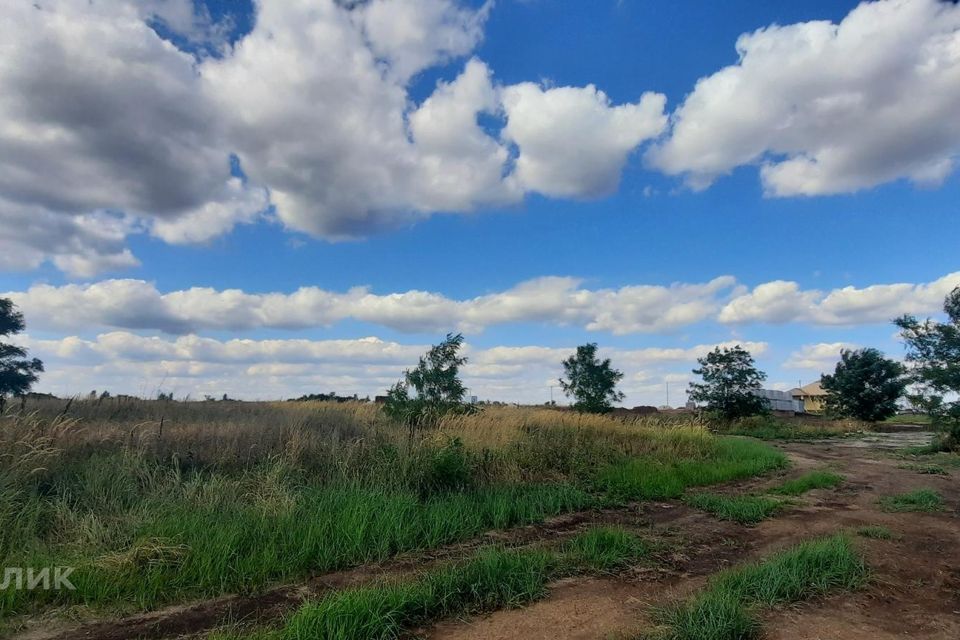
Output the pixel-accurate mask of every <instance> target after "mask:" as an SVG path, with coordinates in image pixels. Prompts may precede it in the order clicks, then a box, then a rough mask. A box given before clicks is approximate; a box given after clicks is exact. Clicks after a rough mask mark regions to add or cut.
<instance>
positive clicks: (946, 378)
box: [894, 287, 960, 449]
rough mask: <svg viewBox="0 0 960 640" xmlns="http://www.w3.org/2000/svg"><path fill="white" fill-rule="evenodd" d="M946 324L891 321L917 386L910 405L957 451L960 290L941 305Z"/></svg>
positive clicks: (911, 318) (959, 429)
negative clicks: (943, 433) (943, 432)
mask: <svg viewBox="0 0 960 640" xmlns="http://www.w3.org/2000/svg"><path fill="white" fill-rule="evenodd" d="M943 310H944V312H945V313H946V314H947V321H946V322H937V321H935V320H931V319H929V318H928V319H927V320H925V321H923V322H920V321H919V320H917V318H915V317H914V316H910V315H905V316H902V317H900V318H897V319H896V320H894V324H896V325H897V326H898V327H900V335H901V337H902V338H903V340H904V343H905V344H906V347H907V361H908V362H909V363H910V365H911V367H910V373H909V376H910V381H911V382H913V383H915V384H916V385H917V392H916V393H915V394H913V395H912V396H911V397H910V400H911V402H913V403H914V404H916V405H918V406H922V407H923V408H924V409H926V410H927V411H928V412H929V413H930V415H931V416H932V417H933V419H934V421H935V423H936V424H938V425H940V426H942V427H943V428H945V429H946V438H945V439H944V445H945V446H946V447H949V448H953V449H957V448H960V400H958V399H957V398H958V396H960V287H957V288H956V289H954V290H953V291H951V292H950V293H949V294H948V295H947V297H946V299H945V300H944V302H943Z"/></svg>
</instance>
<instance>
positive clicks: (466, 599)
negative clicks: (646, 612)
mask: <svg viewBox="0 0 960 640" xmlns="http://www.w3.org/2000/svg"><path fill="white" fill-rule="evenodd" d="M648 553H649V547H648V545H647V543H645V542H644V541H643V540H641V539H640V538H639V537H638V536H637V535H636V534H633V533H631V532H629V531H626V530H624V529H619V528H611V527H597V528H593V529H588V530H586V531H584V532H583V533H581V534H579V535H577V536H575V537H574V538H573V539H571V540H570V541H569V542H567V543H566V544H565V545H563V546H562V547H561V548H559V549H549V548H539V549H538V548H534V549H519V550H510V549H502V548H497V547H493V548H487V549H483V550H481V551H479V552H477V553H476V554H475V555H474V556H473V557H471V558H469V559H467V560H463V561H460V562H455V563H452V564H450V565H446V566H443V567H440V568H437V569H433V570H430V571H425V572H422V573H421V574H419V575H418V576H416V577H415V578H413V579H406V580H402V581H390V582H382V583H380V584H373V585H369V586H363V587H357V588H352V589H346V590H343V591H338V592H336V593H332V594H330V595H328V596H326V597H324V598H321V599H319V600H317V601H315V602H308V603H306V604H304V605H303V606H301V607H300V609H298V610H297V611H296V612H295V613H294V614H293V615H291V616H290V617H289V619H288V620H286V621H285V622H284V623H283V625H282V626H281V627H280V628H277V629H273V630H263V629H261V630H256V631H254V632H253V635H247V634H244V633H242V632H241V633H238V634H234V635H231V634H216V635H215V636H214V637H215V638H218V639H219V640H229V639H230V638H238V639H239V638H243V639H244V640H253V639H254V638H256V639H260V640H308V639H313V638H330V639H335V640H381V639H386V638H396V637H402V636H403V634H404V632H409V631H410V629H412V628H415V627H418V626H422V625H426V624H430V623H432V622H435V621H437V620H440V619H443V618H449V617H453V616H463V615H469V614H475V613H480V612H484V611H492V610H496V609H502V608H507V607H517V606H520V605H523V604H526V603H528V602H531V601H534V600H537V599H539V598H541V597H543V596H544V595H546V593H547V585H548V583H549V582H551V581H553V580H556V579H558V578H561V577H564V576H569V575H573V574H579V573H595V572H610V571H614V570H617V569H622V568H624V567H626V566H629V565H632V564H636V563H637V562H640V561H642V560H643V559H644V558H646V557H647V555H648Z"/></svg>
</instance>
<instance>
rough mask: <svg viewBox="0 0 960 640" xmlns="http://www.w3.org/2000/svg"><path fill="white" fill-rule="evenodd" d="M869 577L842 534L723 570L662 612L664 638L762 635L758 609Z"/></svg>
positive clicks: (731, 639) (725, 639) (726, 639)
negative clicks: (691, 594) (690, 597)
mask: <svg viewBox="0 0 960 640" xmlns="http://www.w3.org/2000/svg"><path fill="white" fill-rule="evenodd" d="M866 578H867V569H866V565H865V564H864V562H863V558H862V557H861V556H860V554H859V553H858V552H857V551H856V550H855V548H854V547H853V544H852V543H851V542H850V540H849V539H848V538H846V537H845V536H843V535H835V536H832V537H829V538H822V539H819V540H813V541H810V542H803V543H801V544H799V545H797V546H795V547H792V548H790V549H787V550H786V551H783V552H780V553H777V554H775V555H773V556H771V557H769V558H767V559H765V560H763V561H762V562H758V563H754V564H749V565H746V566H743V567H738V568H734V569H730V570H728V571H724V572H722V573H720V574H718V575H716V576H715V577H714V578H712V579H711V580H710V582H709V583H708V584H707V587H706V589H705V590H704V591H703V592H702V593H700V594H699V595H697V596H694V597H693V598H692V599H691V600H689V601H687V602H684V603H682V604H680V605H678V606H674V607H669V608H665V609H661V610H659V611H658V612H657V614H658V619H659V620H660V621H661V622H662V623H663V624H664V628H663V629H662V631H661V633H660V634H659V635H658V636H657V637H659V638H661V640H746V639H750V638H755V637H758V636H759V632H760V625H759V622H758V621H757V619H756V617H755V615H756V611H757V610H758V609H761V608H764V607H771V606H774V605H777V604H782V603H787V602H797V601H800V600H807V599H810V598H814V597H817V596H821V595H824V594H826V593H829V592H830V591H834V590H841V589H855V588H857V587H859V586H861V585H862V584H863V583H864V582H865V580H866Z"/></svg>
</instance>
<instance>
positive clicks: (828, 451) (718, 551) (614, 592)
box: [426, 433, 960, 640]
mask: <svg viewBox="0 0 960 640" xmlns="http://www.w3.org/2000/svg"><path fill="white" fill-rule="evenodd" d="M928 437H929V436H921V435H918V434H916V433H910V434H900V433H893V434H872V435H871V436H869V438H865V439H860V440H838V441H829V442H818V443H804V444H794V443H791V444H786V445H781V446H780V448H781V449H783V450H784V451H786V452H787V453H788V454H789V456H790V458H791V460H792V461H793V467H792V469H791V471H790V472H789V473H788V474H786V475H787V476H797V475H800V474H801V473H803V472H805V471H809V470H810V469H814V468H823V467H830V468H832V469H835V470H836V471H838V472H839V473H841V474H843V475H844V476H845V477H846V481H845V482H844V483H843V484H842V485H841V486H839V487H838V488H836V489H821V490H816V491H812V492H810V493H808V494H807V495H806V496H804V497H803V498H802V499H801V500H799V501H798V504H796V505H795V506H793V507H791V508H789V509H787V510H785V511H784V512H783V513H782V514H781V515H780V516H779V517H776V518H773V519H770V520H767V521H765V522H762V523H760V524H759V525H756V526H753V527H745V526H741V525H736V524H732V523H723V522H719V521H717V520H715V519H713V518H712V517H710V516H708V515H706V514H702V513H698V512H693V511H689V510H682V513H680V512H678V515H677V517H675V518H670V519H667V520H666V521H663V519H662V518H658V515H659V514H658V511H659V510H664V509H667V508H668V507H665V506H664V505H649V506H648V507H647V509H646V510H645V516H646V517H647V518H648V520H649V521H650V522H651V523H652V526H653V528H654V529H655V530H665V531H666V532H668V533H669V534H670V535H673V536H677V537H680V538H682V539H684V540H685V541H686V542H687V544H688V549H689V550H690V551H689V552H688V554H689V557H688V558H687V560H686V561H685V562H679V563H678V564H677V566H676V569H675V570H674V571H672V572H670V573H667V574H661V575H659V576H651V575H649V574H647V573H639V574H633V575H627V576H623V577H617V578H608V579H593V578H591V579H582V580H569V581H565V582H563V583H560V584H557V585H555V586H554V588H553V590H552V591H551V595H550V597H548V598H547V599H545V600H543V601H541V602H538V603H535V604H533V605H531V606H529V607H527V608H525V609H516V610H510V611H500V612H496V613H494V614H491V615H488V616H484V617H480V618H475V619H472V620H467V621H448V622H444V623H442V624H440V625H437V626H436V627H434V628H433V629H430V630H429V631H428V632H427V633H426V636H427V637H428V638H431V639H432V640H474V639H475V640H481V639H483V640H512V639H518V640H519V639H521V638H523V639H524V640H541V639H542V640H575V639H576V640H580V639H583V640H586V639H588V638H589V639H596V638H607V637H612V638H618V637H623V638H629V637H631V636H632V635H635V634H637V633H639V632H642V631H643V630H649V629H650V621H649V619H648V617H647V612H648V611H649V608H650V605H653V604H663V603H668V602H671V601H674V600H677V599H680V598H683V597H685V596H686V595H688V594H690V593H692V592H693V591H695V590H696V589H697V588H699V587H700V586H702V585H703V583H704V582H705V580H706V576H707V575H708V574H709V573H712V572H713V571H715V570H717V569H718V568H720V567H722V566H725V565H727V564H729V563H731V562H742V561H744V560H747V559H752V558H758V557H762V556H764V555H766V554H768V553H770V552H772V551H774V550H777V549H780V548H783V547H786V546H789V545H791V544H794V543H796V542H799V541H801V540H804V539H809V538H811V537H815V536H819V535H824V534H829V533H834V532H836V531H839V530H841V529H856V528H857V527H861V526H865V525H882V526H885V527H887V528H888V529H890V531H892V532H893V533H894V535H895V536H896V539H893V540H874V539H866V538H858V544H859V546H860V547H861V548H862V549H863V551H864V553H865V556H866V558H867V562H868V564H869V565H870V568H871V571H872V578H871V581H870V584H869V586H868V587H867V588H866V589H864V590H862V591H860V592H858V593H855V594H844V595H838V596H836V597H832V598H829V599H827V600H825V601H815V602H808V603H804V604H802V605H800V606H796V607H789V608H782V609H778V610H775V611H773V612H771V613H770V614H768V615H767V616H766V617H765V620H764V629H765V632H766V634H767V637H769V638H777V639H783V640H786V639H788V638H789V639H792V640H799V639H810V640H814V639H818V640H819V639H828V638H836V639H838V640H839V639H842V640H857V639H860V638H863V639H865V640H866V639H868V638H869V639H880V638H907V637H909V638H942V639H944V640H948V639H949V640H956V638H960V491H958V488H960V469H954V470H951V471H949V475H946V476H940V475H926V474H920V473H917V472H916V471H912V470H909V469H903V468H898V465H899V464H901V461H900V460H897V459H896V458H894V457H892V456H890V455H889V454H888V453H887V452H888V451H889V450H890V449H893V448H898V447H902V446H907V445H913V444H919V443H920V441H921V440H923V439H925V438H928ZM781 479H782V478H778V479H769V478H768V479H764V480H762V481H755V482H749V483H745V484H740V485H738V486H737V487H736V488H732V489H730V490H729V491H730V492H750V491H756V490H761V489H763V488H764V487H768V486H772V485H773V484H776V483H777V482H778V481H779V480H781ZM927 487H929V488H933V489H936V490H938V491H939V492H940V493H941V494H943V496H944V497H945V498H946V500H947V510H946V511H944V512H942V513H885V512H883V511H881V510H880V508H879V507H878V505H877V504H876V502H877V499H878V498H880V497H881V496H885V495H892V494H897V493H903V492H906V491H910V490H913V489H919V488H927Z"/></svg>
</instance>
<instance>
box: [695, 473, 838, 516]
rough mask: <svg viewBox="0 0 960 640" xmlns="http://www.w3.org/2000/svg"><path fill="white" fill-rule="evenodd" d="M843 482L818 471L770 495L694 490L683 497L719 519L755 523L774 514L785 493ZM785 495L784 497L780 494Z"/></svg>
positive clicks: (793, 494) (780, 504) (781, 506)
mask: <svg viewBox="0 0 960 640" xmlns="http://www.w3.org/2000/svg"><path fill="white" fill-rule="evenodd" d="M841 482H843V476H841V475H838V474H836V473H833V472H831V471H825V470H817V471H811V472H809V473H805V474H804V475H802V476H799V477H797V478H793V479H791V480H787V481H785V482H783V483H782V484H780V485H778V486H776V487H774V488H772V489H770V490H769V491H767V493H768V494H771V495H751V494H719V493H706V492H700V493H693V494H690V495H688V496H686V497H684V502H686V503H687V504H688V505H690V506H691V507H694V508H696V509H700V510H702V511H706V512H707V513H710V514H713V515H714V516H716V517H718V518H720V519H721V520H733V521H734V522H739V523H740V524H756V523H758V522H760V521H762V520H766V519H767V518H769V517H771V516H773V515H775V514H776V513H777V512H779V511H780V510H781V509H782V508H783V507H784V505H785V504H786V503H787V500H786V498H785V497H786V496H789V497H796V496H800V495H803V494H804V493H806V492H808V491H812V490H814V489H826V488H832V487H835V486H837V485H838V484H840V483H841ZM780 496H785V497H780Z"/></svg>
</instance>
